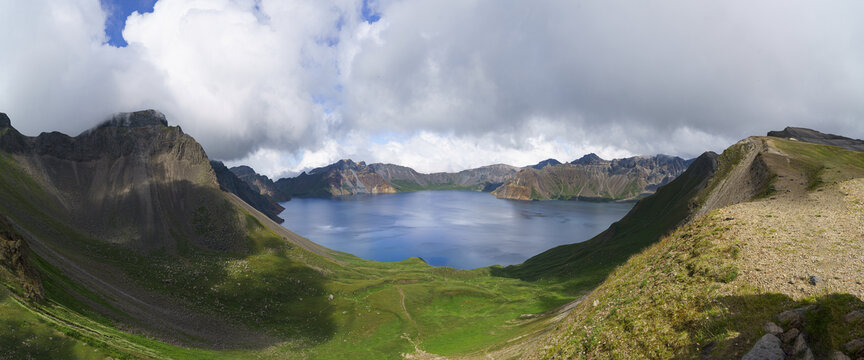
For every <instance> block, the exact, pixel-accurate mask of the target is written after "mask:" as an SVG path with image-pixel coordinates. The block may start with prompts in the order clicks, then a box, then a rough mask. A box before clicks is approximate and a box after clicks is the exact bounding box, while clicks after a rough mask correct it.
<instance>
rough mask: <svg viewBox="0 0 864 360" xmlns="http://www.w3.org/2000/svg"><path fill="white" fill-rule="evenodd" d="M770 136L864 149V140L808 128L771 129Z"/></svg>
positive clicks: (857, 149)
mask: <svg viewBox="0 0 864 360" xmlns="http://www.w3.org/2000/svg"><path fill="white" fill-rule="evenodd" d="M768 136H770V137H778V138H784V139H793V140H798V141H804V142H809V143H814V144H822V145H833V146H839V147H842V148H845V149H848V150H853V151H864V140H856V139H852V138H848V137H845V136H840V135H834V134H825V133H822V132H819V131H816V130H812V129H807V128H800V127H791V126H789V127H786V128H785V129H783V130H782V131H769V132H768Z"/></svg>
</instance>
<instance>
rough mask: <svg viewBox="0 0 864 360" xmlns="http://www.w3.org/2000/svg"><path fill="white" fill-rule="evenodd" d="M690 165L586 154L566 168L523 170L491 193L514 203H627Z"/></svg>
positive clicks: (656, 158)
mask: <svg viewBox="0 0 864 360" xmlns="http://www.w3.org/2000/svg"><path fill="white" fill-rule="evenodd" d="M688 165H689V162H688V161H686V160H684V159H681V158H679V157H672V156H666V155H656V156H651V157H648V156H637V157H631V158H624V159H615V160H611V161H608V160H603V159H601V158H600V157H598V156H597V155H595V154H588V155H585V156H583V157H582V158H580V159H578V160H575V161H573V162H571V163H569V164H560V165H552V166H545V167H543V168H541V169H536V168H526V169H523V170H522V171H520V172H519V173H518V174H516V175H515V176H513V178H511V179H509V180H507V181H506V182H505V183H504V184H503V185H501V187H499V188H498V189H496V190H495V191H493V192H492V194H493V195H495V196H496V197H498V198H503V199H515V200H555V199H562V200H569V199H580V200H628V199H635V198H638V197H644V196H646V195H648V194H651V193H653V192H654V191H656V190H657V188H658V187H660V186H662V185H665V184H667V183H669V182H670V181H672V180H673V179H675V178H676V177H677V176H678V175H680V174H681V173H683V172H684V170H686V169H687V166H688Z"/></svg>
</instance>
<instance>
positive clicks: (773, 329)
mask: <svg viewBox="0 0 864 360" xmlns="http://www.w3.org/2000/svg"><path fill="white" fill-rule="evenodd" d="M763 329H764V330H765V332H766V333H768V334H771V335H774V336H780V334H782V333H783V328H781V327H780V326H778V325H777V324H775V323H773V322H771V321H769V322H767V323H765V326H764V327H763Z"/></svg>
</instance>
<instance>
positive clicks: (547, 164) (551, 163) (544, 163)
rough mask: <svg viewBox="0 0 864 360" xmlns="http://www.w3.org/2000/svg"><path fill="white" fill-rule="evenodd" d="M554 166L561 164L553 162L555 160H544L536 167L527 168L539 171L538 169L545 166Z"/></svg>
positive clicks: (556, 161)
mask: <svg viewBox="0 0 864 360" xmlns="http://www.w3.org/2000/svg"><path fill="white" fill-rule="evenodd" d="M555 165H561V162H560V161H558V160H555V159H546V160H543V161H541V162H539V163H537V164H536V165H531V166H528V167H530V168H532V169H537V170H540V169H542V168H545V167H547V166H555Z"/></svg>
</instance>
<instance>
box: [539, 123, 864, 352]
mask: <svg viewBox="0 0 864 360" xmlns="http://www.w3.org/2000/svg"><path fill="white" fill-rule="evenodd" d="M770 141H771V145H772V146H774V147H775V148H776V149H778V150H781V151H782V152H784V153H785V154H787V155H789V156H790V162H789V165H791V166H792V167H794V168H797V169H800V170H802V172H804V173H808V172H809V173H812V172H813V171H814V170H812V169H820V170H818V171H816V174H815V175H812V176H809V177H808V179H807V180H808V183H807V184H806V185H807V188H809V189H811V190H812V189H815V188H819V187H820V186H822V185H823V184H831V185H834V184H836V183H838V182H841V181H845V180H848V179H853V178H861V177H864V153H860V152H854V151H848V150H844V149H842V148H839V147H833V146H825V145H815V144H809V143H801V142H795V141H789V140H781V139H771V140H770ZM734 151H736V150H734V149H733V152H731V153H730V154H731V155H734ZM732 158H733V159H734V158H739V159H740V157H739V156H733V157H732ZM722 169H724V167H723V166H721V167H720V169H719V170H718V173H719V171H721V170H722ZM725 171H726V172H728V169H726V170H725ZM708 188H709V189H711V188H713V187H711V186H710V185H709V187H708ZM820 190H821V189H820ZM833 191H836V190H833ZM796 204H798V205H799V206H804V207H807V206H809V207H813V209H811V210H812V211H811V212H812V213H819V207H818V204H816V205H813V204H814V202H813V201H812V200H809V201H808V200H798V202H796ZM744 205H748V204H744ZM718 213H719V211H717V210H715V211H713V212H711V213H709V214H708V215H706V216H704V217H702V218H700V219H697V220H696V221H694V222H692V223H690V224H688V225H686V226H684V227H681V228H679V229H677V230H676V231H675V232H673V233H672V234H670V235H669V236H666V237H664V238H663V240H661V241H660V242H659V243H657V244H655V245H652V246H650V247H649V248H647V249H646V250H645V251H643V252H641V253H639V254H637V255H635V256H633V257H632V258H631V259H630V260H628V261H627V262H626V263H625V264H623V265H622V266H621V267H620V268H618V269H616V270H615V271H614V272H613V273H612V274H610V275H609V277H608V278H607V280H606V281H604V282H603V283H602V284H601V285H600V286H599V287H598V288H597V289H596V290H595V291H594V292H592V293H591V294H590V295H588V296H587V297H586V298H585V299H584V301H583V302H582V304H580V306H578V307H577V308H576V309H575V310H574V311H573V312H572V313H571V314H570V316H569V318H568V319H567V320H566V321H565V322H563V323H562V324H560V325H559V326H558V328H557V329H555V330H554V331H553V332H552V335H551V336H550V338H549V339H547V341H546V342H545V343H544V344H541V345H539V346H538V347H537V348H536V349H535V350H536V351H537V353H536V354H531V357H540V358H561V357H565V358H566V357H574V358H611V359H616V358H618V359H629V358H698V357H708V358H736V357H738V358H740V356H741V355H743V353H745V352H746V351H748V350H749V348H750V346H752V344H753V343H754V342H755V341H756V340H758V338H759V337H761V336H762V335H763V334H764V331H763V330H762V326H763V324H765V322H767V321H771V320H773V317H774V316H775V315H776V314H778V313H780V312H782V311H783V310H787V309H792V308H799V307H802V306H806V305H816V307H815V308H814V309H811V310H810V311H808V312H807V319H808V321H807V322H806V326H805V332H806V333H808V334H809V335H808V342H810V345H811V346H812V347H813V348H814V351H815V352H816V355H817V357H820V356H821V357H826V358H827V356H828V355H829V354H830V352H831V351H833V350H836V349H839V348H841V346H842V344H843V343H845V342H846V341H849V340H851V339H854V338H860V337H862V336H864V328H862V327H860V326H855V325H854V324H849V323H846V322H845V321H843V320H842V317H843V316H844V315H845V314H847V313H848V312H849V311H852V310H855V309H864V301H862V299H861V298H859V297H856V296H853V295H850V294H846V293H842V292H839V293H838V292H835V293H821V294H819V295H814V296H806V297H803V298H793V297H790V296H787V295H784V294H778V293H772V292H766V291H765V290H763V289H761V288H760V287H759V286H758V285H756V284H753V283H746V282H742V281H736V279H737V277H738V275H739V257H740V251H741V249H742V248H744V247H743V246H742V245H743V244H742V243H741V242H740V241H741V240H740V239H738V238H736V237H732V236H731V235H729V234H727V231H728V230H729V229H730V224H731V223H732V222H733V221H731V220H729V218H728V216H720V215H718ZM766 216H771V215H766ZM842 216H846V217H849V218H850V221H852V222H855V221H860V216H861V213H860V210H859V212H858V213H855V212H854V211H852V212H849V213H846V214H843V215H842ZM855 219H858V220H855ZM772 231H773V232H776V231H778V229H772ZM780 231H782V229H781V230H780ZM792 235H793V236H798V235H800V234H792ZM764 236H769V237H772V238H773V236H772V233H771V232H769V233H766V235H764ZM848 241H857V240H856V239H854V238H853V239H849V240H848ZM859 249H860V248H859ZM756 271H759V270H758V268H757V269H756ZM773 280H774V281H779V282H781V283H785V281H786V279H785V278H784V279H779V280H777V279H773Z"/></svg>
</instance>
